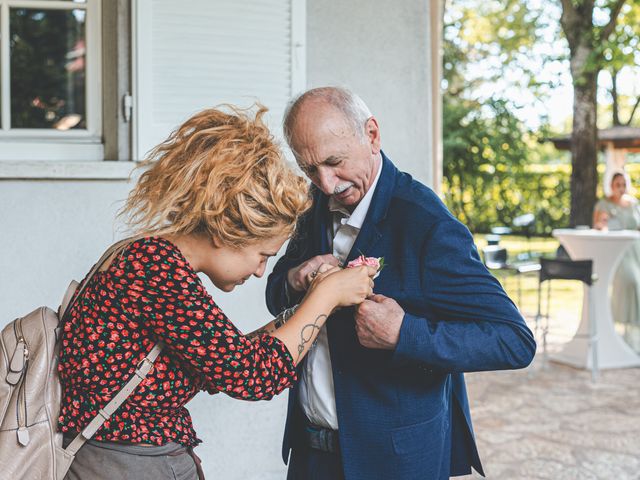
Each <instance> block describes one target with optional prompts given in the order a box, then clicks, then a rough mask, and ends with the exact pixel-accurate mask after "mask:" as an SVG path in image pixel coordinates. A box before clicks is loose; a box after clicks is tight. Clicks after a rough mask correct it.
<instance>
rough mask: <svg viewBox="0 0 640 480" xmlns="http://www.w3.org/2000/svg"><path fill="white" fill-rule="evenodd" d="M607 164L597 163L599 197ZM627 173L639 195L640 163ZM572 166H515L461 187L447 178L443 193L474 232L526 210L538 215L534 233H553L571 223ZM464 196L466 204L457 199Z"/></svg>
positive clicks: (485, 230)
mask: <svg viewBox="0 0 640 480" xmlns="http://www.w3.org/2000/svg"><path fill="white" fill-rule="evenodd" d="M604 169H605V165H604V163H600V164H599V165H598V174H599V177H600V181H599V182H598V197H599V198H602V196H603V192H602V177H603V175H604ZM626 170H627V172H628V173H629V175H630V177H631V183H632V185H633V188H634V190H635V192H634V193H635V194H636V195H638V194H640V163H632V164H628V165H627V167H626ZM570 178H571V166H570V165H569V164H566V163H565V164H555V165H553V164H530V165H523V166H521V167H516V168H512V169H511V170H510V171H509V172H507V174H505V173H504V172H496V174H494V175H493V176H483V177H482V178H481V179H480V180H479V181H478V182H477V183H476V184H474V186H473V187H471V186H467V187H466V188H465V190H464V191H461V190H458V188H459V187H458V181H457V179H456V180H455V183H453V184H452V183H451V182H450V181H449V179H448V178H446V177H445V179H444V182H443V193H444V196H445V202H446V203H447V206H448V207H449V209H450V210H451V212H452V213H453V214H454V215H455V216H456V217H457V218H458V219H459V220H460V221H461V222H463V223H465V224H467V226H468V227H469V228H470V229H471V231H473V232H475V233H489V232H490V231H491V227H495V226H502V225H506V226H510V225H511V224H512V223H513V219H514V218H515V217H517V216H518V215H522V214H523V213H533V214H534V215H535V217H536V222H535V233H536V234H538V235H550V234H551V231H552V230H553V229H554V228H563V227H568V226H569V201H570V189H569V185H570ZM459 198H464V199H465V201H464V205H463V208H461V204H460V203H459V202H458V199H459Z"/></svg>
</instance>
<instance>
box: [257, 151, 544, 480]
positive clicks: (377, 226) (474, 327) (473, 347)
mask: <svg viewBox="0 0 640 480" xmlns="http://www.w3.org/2000/svg"><path fill="white" fill-rule="evenodd" d="M327 201H328V198H327V197H326V196H325V195H324V194H322V193H321V192H319V191H318V190H316V191H315V192H314V205H313V207H312V210H311V211H310V212H309V213H308V214H307V215H305V216H304V218H302V219H301V221H300V225H299V230H298V233H297V234H296V236H295V238H293V239H292V240H291V241H290V243H289V245H288V248H287V251H286V253H285V255H284V256H283V257H282V258H281V259H280V261H279V262H278V263H277V264H276V266H275V267H274V271H273V273H272V274H271V275H270V276H269V280H268V285H267V293H266V295H267V305H268V308H269V310H270V311H271V313H272V314H274V315H276V314H277V313H279V312H280V311H282V310H283V309H284V308H286V307H288V306H290V305H289V304H290V303H295V302H297V301H299V299H288V298H287V296H286V295H285V289H284V283H285V282H286V275H287V271H288V270H289V269H290V268H292V267H294V266H297V265H298V264H300V263H301V262H303V261H305V260H307V259H309V258H311V257H313V256H315V255H319V254H325V253H330V250H329V244H328V239H327V233H326V228H327V222H328V221H329V213H328V208H327ZM360 253H363V254H365V255H367V256H373V257H384V259H385V267H384V269H383V270H382V272H381V274H380V276H379V277H378V278H377V279H376V280H375V289H374V292H375V293H380V294H383V295H386V296H388V297H391V298H393V299H395V300H396V301H397V302H398V303H399V304H400V306H401V307H402V308H403V309H404V311H405V312H406V313H405V316H404V319H403V322H402V327H401V330H400V339H399V342H398V345H397V347H396V349H395V351H388V350H377V349H369V348H365V347H363V346H362V345H360V343H358V338H357V335H356V332H355V323H354V318H353V313H354V311H353V308H348V309H342V310H340V311H338V312H337V313H336V314H334V315H333V316H331V317H330V318H329V319H328V321H327V333H328V337H329V349H330V352H331V362H332V368H333V380H334V387H335V397H336V408H337V414H338V424H339V435H340V448H341V451H342V460H343V466H344V473H345V477H346V479H347V480H351V479H366V480H372V479H384V480H388V479H394V480H404V479H418V478H420V479H445V478H449V476H450V475H452V476H453V475H462V474H466V473H470V472H471V466H473V467H474V468H475V469H476V470H477V471H478V472H480V473H482V466H481V464H480V459H479V457H478V452H477V449H476V445H475V441H474V435H473V429H472V425H471V417H470V414H469V404H468V401H467V395H466V388H465V384H464V377H463V373H462V372H472V371H480V370H499V369H511V368H523V367H525V366H527V365H528V364H529V363H530V362H531V360H532V358H533V355H534V353H535V341H534V338H533V335H532V334H531V331H530V330H529V329H528V328H527V326H526V325H525V323H524V320H523V318H522V316H521V315H520V313H519V312H518V310H517V308H516V307H515V306H514V304H513V302H512V301H511V300H510V299H509V298H508V297H507V295H506V294H505V292H504V290H503V289H502V287H501V286H500V284H499V283H498V282H497V281H496V279H495V278H494V277H493V276H492V275H491V274H490V273H489V272H488V271H487V270H486V268H485V267H484V265H483V263H482V262H481V260H480V258H479V256H478V253H477V250H476V248H475V246H474V244H473V238H472V236H471V234H470V233H469V231H468V230H467V228H466V227H465V226H464V225H462V224H461V223H460V222H458V221H457V220H456V219H455V218H454V217H453V216H452V215H451V214H450V213H449V211H448V210H447V208H446V207H445V206H444V204H443V203H442V202H441V201H440V199H439V198H438V197H437V196H436V195H435V194H434V192H433V191H432V190H430V189H429V188H427V187H426V186H424V185H422V184H421V183H419V182H417V181H415V180H413V179H412V178H411V176H410V175H408V174H406V173H403V172H400V171H398V170H397V169H396V168H395V166H394V165H393V164H392V163H391V161H390V160H389V159H388V158H387V157H385V156H384V155H383V163H382V174H381V176H380V179H379V181H378V184H377V186H376V190H375V192H374V195H373V199H372V202H371V206H370V208H369V211H368V213H367V217H366V219H365V222H364V224H363V226H362V229H361V231H360V234H359V235H358V238H357V239H356V242H355V244H354V246H353V249H352V250H351V253H350V254H349V258H348V260H351V259H353V258H355V257H357V256H358V255H360ZM296 399H297V391H296V389H295V387H294V389H293V390H292V392H291V393H290V394H289V412H288V418H287V424H286V428H285V436H284V444H283V457H284V460H285V462H287V459H288V456H289V451H290V449H291V448H292V447H293V448H295V445H292V444H291V443H292V442H291V434H292V431H293V430H292V429H293V428H294V427H295V425H293V423H294V422H296V421H297V420H296V419H297V418H299V415H297V414H296V411H295V410H296V408H299V407H298V406H297V401H296Z"/></svg>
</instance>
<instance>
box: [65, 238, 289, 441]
mask: <svg viewBox="0 0 640 480" xmlns="http://www.w3.org/2000/svg"><path fill="white" fill-rule="evenodd" d="M160 339H161V340H162V341H163V342H164V343H165V347H164V350H163V351H162V353H161V354H160V356H159V357H158V359H157V360H156V362H155V367H154V369H153V370H152V372H151V373H150V374H149V376H148V377H147V378H146V379H145V380H144V381H143V382H142V383H141V384H140V385H139V386H138V387H137V389H136V390H135V391H134V393H133V394H132V395H131V396H130V397H129V398H128V399H127V401H126V402H125V403H124V404H123V405H122V406H121V407H120V408H119V409H118V411H117V412H116V413H115V414H114V415H113V416H112V417H111V418H110V419H109V420H107V421H106V422H105V424H104V425H103V426H102V427H101V428H100V429H99V430H98V432H97V433H96V435H95V436H94V438H95V439H96V440H108V441H125V442H131V443H149V444H154V445H163V444H165V443H167V442H169V441H174V442H178V443H181V444H183V445H187V446H193V445H196V444H197V443H199V442H200V440H198V438H197V437H196V434H195V431H194V429H193V425H192V423H191V416H190V415H189V412H188V411H187V409H186V408H185V407H184V405H185V404H186V403H187V402H188V401H189V400H190V399H191V398H193V397H194V395H195V394H196V393H197V392H198V391H199V390H206V391H208V392H209V393H212V394H213V393H217V392H224V393H226V394H228V395H230V396H232V397H236V398H240V399H243V400H268V399H270V398H272V397H273V396H274V395H276V394H278V393H280V392H281V391H282V390H284V389H285V388H287V387H290V386H291V385H292V383H293V382H294V381H295V366H294V363H293V359H292V357H291V355H290V354H289V351H288V350H287V348H286V347H285V346H284V344H283V343H282V342H280V341H279V340H278V339H276V338H274V337H272V336H270V335H266V334H265V335H262V336H260V337H258V338H255V339H253V341H252V340H250V339H249V338H247V337H245V336H243V335H242V333H240V332H239V331H238V329H237V328H236V327H235V326H234V325H233V324H232V323H231V322H230V321H229V319H228V318H227V317H226V316H225V314H224V313H223V312H222V311H221V310H220V308H218V306H217V305H216V304H215V302H214V301H213V299H212V298H211V296H210V295H209V294H208V293H207V291H206V290H205V288H204V285H203V284H202V282H201V281H200V279H199V278H198V276H197V275H196V273H195V271H194V270H193V269H192V268H191V267H190V265H189V264H188V262H187V261H186V259H185V258H184V257H183V256H182V254H181V253H180V251H179V250H178V248H177V247H176V246H175V245H173V244H172V243H171V242H169V241H168V240H165V239H162V238H159V237H149V238H145V239H142V240H139V241H136V242H134V243H132V244H131V245H130V246H129V247H127V248H126V249H125V250H124V252H123V253H122V255H120V256H119V257H118V259H116V260H115V261H113V262H112V264H111V266H110V267H109V268H108V269H107V270H105V271H104V272H100V273H97V274H96V275H94V277H93V278H92V279H91V280H90V282H89V284H88V285H87V288H86V289H85V290H84V292H82V295H81V297H80V298H79V299H78V300H77V302H76V303H75V305H74V306H73V308H72V309H71V310H70V312H69V316H68V317H67V320H66V323H65V325H64V331H63V334H62V339H61V342H62V343H61V348H60V362H59V365H58V371H59V373H60V380H61V382H62V394H63V395H62V406H61V411H60V430H61V431H63V432H69V433H71V434H74V433H76V432H79V431H81V430H82V429H83V428H84V427H85V426H86V425H87V424H88V423H89V421H90V420H91V418H93V417H94V416H95V415H96V414H97V412H98V410H99V409H100V408H102V407H104V406H105V405H106V404H107V402H109V400H111V398H113V396H114V395H115V394H116V393H117V392H118V391H119V390H120V389H121V387H122V386H123V385H124V384H125V383H126V382H127V381H128V380H129V378H130V377H131V375H132V374H133V372H134V370H135V367H136V365H137V364H138V362H139V361H140V360H141V359H142V358H144V357H145V356H146V355H147V353H148V352H149V351H150V350H151V348H152V346H153V344H154V343H156V342H157V341H158V340H160Z"/></svg>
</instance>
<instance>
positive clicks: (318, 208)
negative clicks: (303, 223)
mask: <svg viewBox="0 0 640 480" xmlns="http://www.w3.org/2000/svg"><path fill="white" fill-rule="evenodd" d="M312 188H313V196H314V202H313V222H312V226H313V234H312V237H311V238H312V239H311V244H312V248H313V252H312V254H311V256H315V255H324V254H327V253H331V250H330V248H329V239H328V238H327V222H328V220H329V208H328V206H327V205H328V203H329V198H328V197H327V196H326V195H324V194H323V193H322V192H321V191H320V190H318V189H317V188H316V187H315V186H314V187H312Z"/></svg>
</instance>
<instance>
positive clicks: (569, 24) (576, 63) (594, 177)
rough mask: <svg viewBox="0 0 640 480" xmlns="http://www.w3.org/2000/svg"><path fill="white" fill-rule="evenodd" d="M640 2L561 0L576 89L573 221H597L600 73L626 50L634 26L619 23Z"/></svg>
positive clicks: (638, 0)
mask: <svg viewBox="0 0 640 480" xmlns="http://www.w3.org/2000/svg"><path fill="white" fill-rule="evenodd" d="M639 2H640V0H601V1H596V0H560V3H561V5H562V16H561V18H560V23H561V25H562V30H563V32H564V35H565V37H566V39H567V42H568V44H569V51H570V69H571V77H572V81H573V92H574V93H573V125H572V133H571V167H572V168H571V217H570V223H571V225H573V226H575V225H578V224H590V223H591V212H592V211H593V206H594V205H595V201H596V189H597V184H598V173H597V170H596V167H597V153H598V152H597V112H598V103H597V89H598V75H599V73H600V71H601V70H602V69H603V68H604V67H605V66H606V65H607V61H608V59H607V56H606V55H605V52H606V51H607V50H609V51H611V52H617V51H622V49H621V48H620V46H621V45H624V44H625V43H626V42H627V41H628V39H627V36H628V33H629V31H630V30H629V29H621V28H618V27H619V26H620V25H623V24H624V17H625V16H626V15H627V14H631V13H632V12H635V11H636V7H637V5H638V3H639ZM625 4H627V5H625ZM611 58H612V57H610V58H609V60H610V59H611ZM616 58H618V59H619V57H616ZM614 83H615V82H614Z"/></svg>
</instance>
